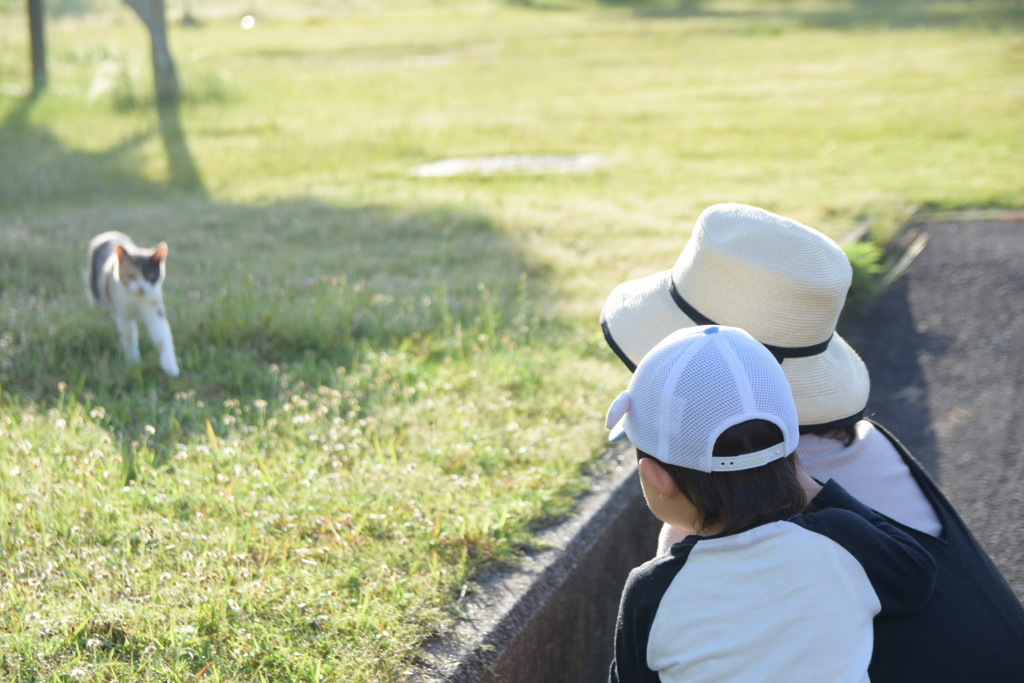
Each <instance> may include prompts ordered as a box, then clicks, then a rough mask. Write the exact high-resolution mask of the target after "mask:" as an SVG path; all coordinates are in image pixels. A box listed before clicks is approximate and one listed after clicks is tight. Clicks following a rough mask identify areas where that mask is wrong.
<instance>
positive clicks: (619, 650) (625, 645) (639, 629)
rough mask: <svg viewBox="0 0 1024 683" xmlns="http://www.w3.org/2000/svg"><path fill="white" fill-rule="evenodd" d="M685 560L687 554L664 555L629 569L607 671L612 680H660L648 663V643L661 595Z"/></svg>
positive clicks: (647, 682) (650, 682) (642, 682)
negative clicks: (612, 651) (679, 555)
mask: <svg viewBox="0 0 1024 683" xmlns="http://www.w3.org/2000/svg"><path fill="white" fill-rule="evenodd" d="M684 562H685V557H673V556H671V555H665V556H662V557H660V558H656V559H655V560H652V561H650V562H648V563H646V564H644V565H641V566H640V567H637V568H636V569H634V570H633V571H631V572H630V573H629V578H627V579H626V586H625V588H623V590H622V600H621V602H620V604H619V617H618V621H617V622H616V624H615V659H613V660H612V664H611V669H610V671H609V673H608V681H609V683H659V681H660V680H661V679H660V677H659V676H658V673H657V672H656V671H652V670H651V669H650V667H648V665H647V643H648V641H649V639H650V634H651V625H652V624H653V623H654V617H655V616H656V615H657V613H658V606H659V604H660V603H661V599H662V597H663V596H664V595H665V591H666V590H667V589H668V586H669V584H670V583H671V582H672V579H673V578H674V577H675V574H676V573H677V572H678V570H679V568H680V567H682V565H683V563H684Z"/></svg>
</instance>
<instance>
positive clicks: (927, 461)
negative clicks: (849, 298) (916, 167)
mask: <svg viewBox="0 0 1024 683" xmlns="http://www.w3.org/2000/svg"><path fill="white" fill-rule="evenodd" d="M914 237H916V239H917V242H916V243H917V245H918V246H921V245H922V244H923V245H924V246H923V249H922V250H921V251H920V253H919V254H918V255H917V257H916V258H915V259H914V260H913V261H912V262H911V263H910V265H909V267H908V268H907V269H906V271H905V272H904V274H903V275H902V276H901V277H900V278H898V279H897V280H895V282H893V284H891V285H890V286H889V288H888V289H887V290H886V291H885V293H884V294H883V295H882V296H881V298H880V299H879V300H878V301H877V302H876V303H875V304H874V305H873V306H872V307H871V308H870V309H869V310H868V311H866V312H865V314H864V315H862V316H861V317H860V319H859V320H857V321H855V322H854V323H852V324H851V325H849V326H848V327H846V328H844V330H843V334H844V337H846V338H847V340H848V341H849V342H850V343H851V344H852V345H853V346H854V348H856V349H857V351H858V352H859V353H860V354H861V357H862V358H863V359H864V361H865V362H866V363H867V366H868V368H869V370H870V372H871V383H872V386H871V395H870V399H869V401H868V415H869V416H870V417H873V418H874V419H876V420H877V421H878V422H880V423H881V424H883V425H885V426H887V427H889V428H890V429H891V430H892V431H893V432H894V433H895V434H896V436H897V437H899V439H900V440H901V441H903V443H904V444H905V445H906V446H907V447H908V448H909V449H910V451H911V452H912V453H914V455H915V456H917V458H918V459H919V460H921V462H922V463H923V464H924V465H925V467H926V468H927V469H928V471H929V472H930V473H931V474H932V476H933V477H934V478H935V479H936V480H937V481H938V482H939V485H940V486H941V488H942V490H943V491H944V492H945V493H946V495H947V496H948V497H949V499H950V500H951V501H952V503H953V505H954V506H955V507H956V508H957V510H958V511H959V512H960V514H961V515H962V516H963V518H964V519H965V520H966V522H967V524H968V525H969V526H970V528H971V530H972V531H973V532H974V535H975V536H976V537H977V538H978V540H979V541H981V544H982V545H983V546H984V547H985V549H986V550H987V551H988V552H989V554H990V555H991V556H992V557H993V559H994V560H995V562H996V564H997V565H998V566H999V568H1000V570H1002V572H1003V575H1004V576H1005V577H1006V579H1007V581H1009V582H1010V585H1011V586H1012V587H1013V589H1014V591H1015V592H1016V593H1017V597H1018V598H1021V599H1022V600H1024V212H1014V213H1004V214H1002V215H1000V216H998V217H991V216H988V217H976V218H974V219H972V218H971V217H970V216H948V217H946V218H942V217H939V219H938V220H936V219H935V218H934V217H933V218H932V219H930V220H928V221H927V222H919V223H915V224H911V225H910V226H909V227H908V228H907V232H905V233H904V238H908V239H907V241H910V240H909V238H914Z"/></svg>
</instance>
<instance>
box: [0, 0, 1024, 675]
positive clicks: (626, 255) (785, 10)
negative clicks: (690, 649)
mask: <svg viewBox="0 0 1024 683" xmlns="http://www.w3.org/2000/svg"><path fill="white" fill-rule="evenodd" d="M191 5H192V12H193V14H194V15H195V17H196V18H197V19H198V20H199V25H198V26H194V27H185V26H182V25H181V23H180V22H179V21H178V19H179V18H180V16H181V11H182V6H181V4H180V3H169V19H170V20H171V21H170V23H169V28H170V38H171V45H172V49H173V52H174V56H175V59H176V64H177V68H178V72H179V75H180V77H181V80H182V83H183V85H184V88H185V93H186V94H185V99H184V101H183V102H182V103H181V105H180V107H177V108H174V109H165V110H163V111H161V112H158V111H157V110H156V109H155V108H154V107H153V106H152V103H151V96H152V85H151V71H150V64H149V45H148V36H147V34H146V32H145V29H144V28H143V26H142V24H141V22H139V20H138V18H137V17H135V16H134V14H132V13H131V11H130V10H129V9H128V8H127V7H125V6H124V5H123V4H122V3H120V2H116V1H115V0H95V1H93V2H89V1H88V0H83V1H82V2H70V1H67V2H58V1H56V0H52V1H51V2H48V3H47V7H48V9H49V11H50V12H51V17H50V20H49V21H48V23H47V35H46V38H47V49H48V67H49V85H48V88H47V89H46V91H45V92H44V93H42V94H41V95H40V96H38V97H36V98H30V97H29V96H28V95H29V86H30V84H31V75H30V70H29V64H28V56H29V47H28V28H27V20H26V17H25V10H24V3H23V2H21V1H20V0H18V1H15V0H0V35H2V43H0V678H4V679H8V680H15V681H43V680H66V681H75V680H83V681H113V680H120V681H191V680H212V681H259V680H266V681H283V680H295V681H315V680H325V681H344V682H346V683H357V682H363V681H394V680H401V679H402V678H403V677H404V675H405V673H406V672H408V671H410V670H411V669H412V668H413V667H414V666H415V664H416V649H417V647H418V646H419V644H420V643H422V642H423V640H424V639H426V638H427V637H430V636H431V635H434V634H437V633H443V632H444V630H445V629H446V628H447V627H448V625H450V623H451V621H452V619H453V618H454V615H456V614H457V612H458V604H459V601H460V600H461V599H462V598H463V596H465V595H467V594H471V593H472V592H473V591H474V587H475V585H476V583H477V582H478V581H479V580H480V579H481V578H482V577H485V576H488V575H491V574H493V572H495V571H500V570H501V568H502V567H505V566H508V565H509V564H510V563H514V562H516V559H517V557H519V556H521V555H522V554H523V553H524V552H527V551H528V550H529V549H530V548H531V547H533V546H532V543H533V542H532V530H533V529H536V528H537V527H538V526H539V525H541V524H543V523H545V522H546V521H550V520H551V519H552V518H556V517H558V516H561V515H565V514H568V513H570V512H571V509H572V503H573V497H574V496H575V495H577V494H578V493H579V492H581V491H583V490H585V489H586V488H587V482H588V480H589V478H590V477H592V476H594V475H595V474H600V472H601V470H602V465H601V458H600V455H601V454H602V453H603V452H604V431H603V429H602V427H603V424H602V423H603V414H604V410H605V408H606V406H607V405H608V403H609V402H610V401H611V399H612V398H614V396H615V395H616V394H617V393H618V391H619V390H620V389H621V388H623V387H624V385H625V383H626V382H627V381H628V373H627V371H626V370H625V368H624V367H622V366H621V364H619V362H618V361H617V360H616V359H615V358H614V356H613V355H612V354H611V352H610V351H608V349H607V348H606V347H605V345H604V342H603V340H602V338H601V332H600V329H599V326H598V322H597V321H598V314H599V311H600V308H601V304H602V302H603V300H604V297H605V296H607V294H608V293H609V292H610V290H611V289H612V288H613V287H614V286H615V285H616V284H618V283H619V282H621V281H622V280H624V279H628V278H634V277H640V276H644V275H647V274H650V273H653V272H655V271H657V270H662V269H664V268H668V267H670V266H671V264H672V263H673V262H674V260H675V258H676V257H677V255H678V253H679V251H680V250H681V248H682V246H683V244H684V243H685V240H686V237H687V235H688V234H689V230H690V226H691V225H692V224H693V221H694V219H695V218H696V217H697V215H698V214H699V212H700V211H701V210H702V209H703V208H705V207H706V206H708V205H709V204H712V203H715V202H722V201H737V202H745V203H751V204H756V205H760V206H763V207H765V208H768V209H771V210H774V211H778V212H780V213H783V214H786V215H789V216H791V217H793V218H796V219H798V220H801V221H803V222H805V223H808V224H810V225H812V226H815V227H817V228H819V229H820V230H822V231H824V232H826V233H828V234H830V235H832V236H834V237H837V238H838V237H841V236H843V235H845V234H847V233H848V232H850V231H851V230H853V229H854V228H856V227H862V226H867V227H868V228H870V230H871V231H872V234H873V236H874V237H875V238H876V239H877V240H878V241H879V242H884V241H885V240H887V239H888V238H890V237H891V236H892V234H893V233H894V232H895V231H896V230H897V229H898V228H899V226H900V224H901V222H902V221H903V220H905V218H906V217H907V216H908V215H909V214H910V212H912V211H913V210H915V209H916V208H918V207H921V206H924V207H934V208H943V209H954V208H964V207H970V208H978V207H981V208H990V207H995V208H998V207H1015V206H1020V204H1021V203H1022V200H1021V197H1022V194H1024V164H1021V156H1020V155H1021V149H1022V148H1024V117H1022V116H1021V112H1022V111H1024V35H1022V28H1024V11H1022V10H1021V8H1020V6H1019V4H1018V3H1012V2H1002V1H1000V0H977V1H973V2H967V1H964V2H953V1H948V2H947V1H942V2H938V1H936V2H925V1H921V0H917V1H908V2H900V3H889V2H870V1H864V2H853V1H851V2H824V1H822V2H817V1H813V0H812V1H808V2H785V1H781V0H780V1H778V2H761V1H759V0H735V1H728V0H708V1H706V2H700V1H692V2H686V1H682V2H650V3H629V2H618V3H607V4H606V3H599V2H592V1H589V0H576V1H566V2H558V1H557V0H555V1H553V2H550V3H541V2H536V3H530V2H525V3H503V2H496V1H490V2H484V1H476V0H450V1H448V2H428V1H426V0H422V1H421V0H408V1H405V2H383V3H370V2H360V1H358V0H356V1H354V2H350V3H345V4H344V5H342V4H341V3H320V2H313V1H312V0H310V1H308V2H307V1H296V2H287V3H285V2H269V1H266V0H264V1H262V2H235V3H231V2H205V1H203V2H200V1H196V2H193V3H191ZM246 14H251V15H252V16H253V23H251V24H247V25H249V26H250V28H244V27H243V25H242V22H241V21H240V20H241V18H242V17H243V16H244V15H246ZM510 155H543V156H549V155H550V156H559V157H562V156H574V155H586V156H585V158H586V159H588V160H591V161H594V162H596V165H595V166H594V167H593V168H588V169H587V170H583V171H580V172H558V173H539V172H531V171H529V170H521V171H506V172H497V173H476V174H469V175H461V176H455V177H423V176H421V175H418V174H417V173H416V170H417V169H418V168H420V167H421V166H423V165H425V164H430V163H433V162H437V161H441V160H444V159H448V158H471V159H477V160H478V159H480V158H484V157H489V156H510ZM111 229H113V230H121V231H124V232H126V233H128V234H130V235H131V236H132V237H133V238H134V239H135V240H136V242H138V243H139V244H141V245H144V246H151V245H153V244H155V243H156V242H158V241H161V240H165V241H167V242H168V243H169V245H170V255H169V260H168V275H167V282H166V285H165V298H166V303H167V308H168V314H169V318H170V321H171V325H172V328H173V330H174V335H175V343H176V345H177V348H178V360H179V365H180V366H181V368H182V375H181V377H179V378H176V379H171V378H168V377H166V376H164V375H163V374H161V372H160V370H159V367H158V365H157V360H156V355H155V352H154V351H153V349H152V347H151V346H149V344H148V340H146V339H143V342H142V351H143V362H142V364H141V366H139V367H132V366H129V365H127V364H126V363H125V362H124V361H123V360H122V359H121V358H120V356H119V352H118V349H117V339H116V332H115V330H114V326H113V323H112V321H111V320H110V318H109V316H107V315H106V314H105V313H103V312H101V311H97V310H93V309H91V308H89V307H88V306H87V305H86V299H85V294H84V287H83V281H82V270H83V269H84V267H85V248H86V245H87V244H88V242H89V239H90V238H91V237H92V236H93V235H94V234H96V233H99V232H101V231H104V230H111ZM652 523H653V519H652ZM601 656H605V653H601Z"/></svg>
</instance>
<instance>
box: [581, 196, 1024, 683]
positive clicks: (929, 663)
mask: <svg viewBox="0 0 1024 683" xmlns="http://www.w3.org/2000/svg"><path fill="white" fill-rule="evenodd" d="M851 281H852V268H851V267H850V263H849V260H848V259H847V258H846V256H845V254H844V253H843V251H842V249H840V248H839V246H838V245H837V244H835V242H833V241H832V240H831V239H829V238H828V237H826V236H825V235H823V234H821V233H820V232H818V231H816V230H814V229H812V228H810V227H808V226H805V225H802V224H800V223H798V222H796V221H793V220H791V219H788V218H785V217H783V216H779V215H776V214H773V213H771V212H769V211H766V210H764V209H760V208H757V207H752V206H746V205H742V204H717V205H714V206H711V207H709V208H708V209H706V210H705V211H704V212H703V213H702V214H701V215H700V217H699V218H698V220H697V222H696V225H695V227H694V230H693V232H692V234H691V236H690V239H689V240H688V241H687V243H686V245H685V247H684V249H683V251H682V253H681V254H680V255H679V258H678V259H677V260H676V263H675V265H674V266H673V267H672V268H671V269H669V270H665V271H661V272H658V273H655V274H653V275H650V276H648V277H645V278H641V279H638V280H631V281H628V282H625V283H622V284H620V285H619V286H618V287H616V288H615V289H614V290H613V291H612V293H611V294H610V296H609V297H608V299H607V301H606V302H605V305H604V308H603V310H602V313H601V327H602V330H603V331H604V336H605V340H606V341H607V342H608V345H609V346H610V347H611V349H612V350H613V351H614V352H615V353H616V355H617V356H618V357H619V359H620V360H622V361H623V363H625V364H626V366H627V367H628V368H629V369H630V370H635V368H636V365H637V363H639V362H640V360H641V359H642V358H643V357H644V355H645V354H646V353H647V352H648V351H649V350H650V349H651V348H653V347H654V346H655V345H656V344H657V343H658V342H660V341H661V340H662V339H663V338H664V337H666V336H668V335H669V334H671V333H672V332H674V331H675V330H678V329H680V328H684V327H692V326H696V325H712V324H719V325H729V326H735V327H740V328H743V329H745V330H747V331H748V332H749V333H750V334H751V335H752V336H753V337H754V338H756V339H757V340H758V341H760V342H761V343H762V344H764V345H765V346H766V347H767V348H768V349H769V351H771V352H772V354H773V355H774V356H775V357H776V359H777V360H778V361H779V362H780V363H781V365H782V370H783V372H784V373H785V375H786V377H787V379H788V380H789V382H790V384H791V385H792V387H793V396H794V399H795V402H796V407H797V414H798V416H799V422H800V432H801V437H800V441H799V445H798V446H797V450H796V452H797V455H798V456H799V458H800V462H801V464H802V465H803V467H804V468H806V470H807V471H808V472H809V473H810V474H811V476H812V477H814V478H815V479H817V480H819V481H827V480H828V479H835V480H836V481H837V482H838V483H839V484H841V485H842V486H843V487H844V488H845V489H846V490H847V491H849V492H850V493H851V494H852V495H854V496H855V497H856V498H858V499H859V500H860V501H862V502H863V503H865V504H867V505H868V506H869V507H871V508H874V509H875V510H877V511H879V512H881V513H882V514H883V515H885V516H887V517H888V518H889V519H891V520H893V521H895V522H896V523H897V525H898V526H900V527H901V528H903V529H904V530H905V531H907V533H908V534H909V535H910V536H911V537H912V538H914V539H915V540H916V541H917V542H918V543H920V544H921V546H922V547H924V548H925V550H927V551H928V552H929V553H931V554H932V556H933V558H934V559H935V562H936V566H937V568H938V573H937V580H936V585H935V590H934V592H933V594H932V597H931V599H930V600H929V601H928V603H927V604H926V605H925V606H924V608H922V609H921V610H920V611H919V612H917V613H915V614H913V615H909V616H902V617H898V618H889V617H885V616H879V617H877V618H876V619H875V622H874V628H875V639H874V651H873V654H872V660H871V667H870V670H869V673H870V676H871V680H872V681H875V682H876V683H877V682H878V681H898V682H899V683H914V682H916V681H920V682H921V683H925V682H927V683H934V682H936V681H939V682H942V683H959V682H960V681H963V682H965V683H966V682H970V683H975V682H976V681H1016V680H1020V679H1021V676H1022V673H1021V672H1024V607H1022V606H1021V603H1020V601H1019V600H1018V599H1017V597H1016V596H1015V595H1014V593H1013V591H1012V590H1011V589H1010V587H1009V585H1008V584H1007V582H1006V580H1005V579H1004V578H1003V576H1002V574H1001V573H1000V572H999V570H998V568H997V567H996V566H995V564H994V563H993V561H992V559H991V558H990V557H989V555H988V554H987V553H986V552H985V550H984V549H983V548H982V547H981V545H980V544H979V543H978V541H977V539H976V538H975V537H974V535H973V534H972V533H971V531H970V529H969V528H968V527H967V525H966V523H965V522H964V521H963V519H962V518H961V517H960V515H959V514H958V513H957V511H956V510H955V509H954V508H953V506H952V505H951V504H950V502H949V501H948V499H947V498H946V497H945V495H944V494H943V493H942V491H941V490H940V489H939V487H938V485H937V484H936V483H935V482H934V480H933V479H932V478H931V477H930V476H929V475H928V473H927V472H926V471H925V470H924V468H923V467H922V465H921V464H920V463H919V462H918V461H917V459H916V458H914V457H913V456H912V455H911V454H910V453H909V452H908V451H907V450H906V448H905V447H904V446H903V445H902V444H900V443H899V441H898V440H897V439H896V438H895V437H894V436H893V435H892V434H890V433H889V432H888V431H887V430H886V429H885V428H884V427H882V426H881V425H878V424H877V423H875V422H873V421H870V420H866V419H864V411H865V407H866V404H867V399H868V393H869V389H870V380H869V376H868V371H867V368H866V367H865V365H864V363H863V361H862V360H861V359H860V357H859V356H858V355H857V353H856V352H855V351H854V350H853V349H852V348H851V347H850V346H849V344H847V343H846V341H845V340H843V339H842V337H841V336H840V335H839V334H838V333H837V332H836V331H835V328H836V323H837V322H838V320H839V314H840V312H841V311H842V307H843V304H844V303H845V298H846V293H847V291H848V290H849V287H850V283H851ZM965 474H969V473H965ZM684 535H685V530H675V529H672V528H671V527H668V528H663V530H662V542H661V544H660V545H662V546H663V547H664V546H667V545H669V544H671V543H672V542H673V541H676V540H678V539H679V538H681V537H682V536H684Z"/></svg>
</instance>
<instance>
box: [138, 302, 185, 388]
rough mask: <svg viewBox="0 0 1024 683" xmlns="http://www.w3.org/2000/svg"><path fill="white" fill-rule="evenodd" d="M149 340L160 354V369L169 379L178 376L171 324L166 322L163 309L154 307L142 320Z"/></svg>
mask: <svg viewBox="0 0 1024 683" xmlns="http://www.w3.org/2000/svg"><path fill="white" fill-rule="evenodd" d="M144 320H145V322H146V329H147V330H148V331H149V338H150V339H152V340H153V346H155V347H156V350H157V352H158V353H159V354H160V367H161V368H163V371H164V372H166V373H167V374H168V375H170V376H171V377H177V376H178V375H179V374H180V371H179V370H178V359H177V358H176V357H175V355H174V338H173V337H172V336H171V324H170V323H169V322H167V315H166V314H165V313H164V307H163V306H162V305H161V306H154V307H153V308H152V309H151V310H150V311H149V312H148V313H147V315H146V316H145V318H144Z"/></svg>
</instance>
